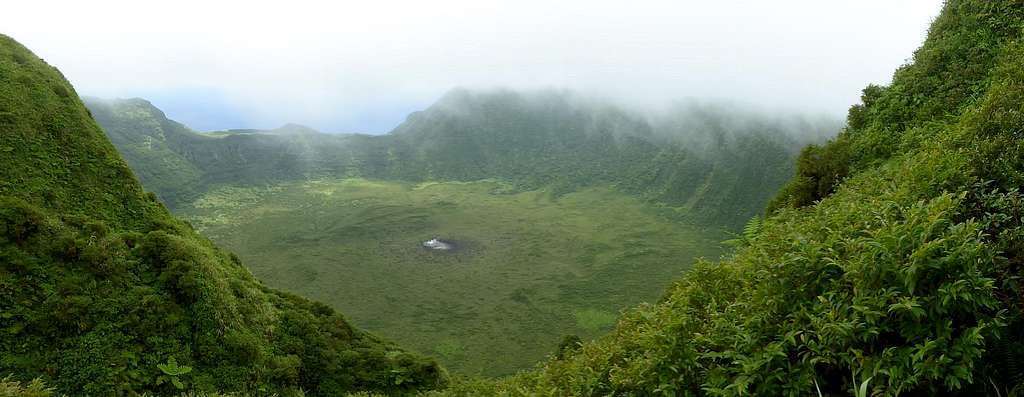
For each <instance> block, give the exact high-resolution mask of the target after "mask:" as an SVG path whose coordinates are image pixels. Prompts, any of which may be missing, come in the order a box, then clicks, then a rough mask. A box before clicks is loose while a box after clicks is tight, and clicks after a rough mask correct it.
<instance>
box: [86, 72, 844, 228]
mask: <svg viewBox="0 0 1024 397" xmlns="http://www.w3.org/2000/svg"><path fill="white" fill-rule="evenodd" d="M139 102H141V103H145V105H146V106H145V109H146V110H145V111H138V110H137V108H136V107H135V106H133V105H131V104H133V103H139ZM111 104H112V105H111ZM87 105H89V106H90V107H91V109H92V111H93V113H95V114H97V121H98V122H99V123H100V125H101V126H103V127H104V129H105V130H106V131H107V132H108V135H110V136H111V139H112V140H113V141H114V144H115V145H117V146H118V148H119V150H121V151H122V152H123V153H125V156H126V157H127V158H128V160H129V164H130V165H131V166H132V167H133V169H135V170H137V171H138V173H139V174H140V175H142V176H143V183H144V184H146V185H147V186H152V188H153V189H155V190H157V192H158V193H160V195H161V198H162V199H164V200H165V202H169V203H171V205H172V206H177V204H179V203H181V202H184V201H187V200H188V199H190V198H194V194H191V191H193V190H195V189H194V188H193V187H192V186H193V185H191V184H189V183H184V182H181V183H179V182H175V183H171V181H177V180H179V179H180V178H176V177H175V176H174V175H170V174H171V173H170V172H167V171H165V170H166V169H167V168H173V169H196V170H199V173H200V174H201V177H200V179H201V183H200V184H199V186H200V188H199V190H205V189H208V188H209V187H211V186H217V185H224V184H229V185H246V184H263V183H270V182H273V181H290V180H302V179H315V178H324V177H339V176H341V177H345V176H350V177H364V178H372V179H385V180H401V181H411V182H422V181H431V180H441V181H446V180H448V181H450V180H454V181H475V180H481V179H487V178H500V179H504V180H507V181H512V182H513V183H515V184H517V185H518V186H520V188H522V189H524V190H533V189H540V188H546V189H549V190H551V191H552V192H553V193H555V194H556V195H561V194H564V193H567V192H571V191H576V190H578V189H581V188H586V187H593V186H608V185H612V186H616V187H618V188H619V189H620V190H622V191H625V192H628V193H632V194H635V195H638V196H640V197H642V198H644V199H648V200H651V201H655V202H659V203H664V204H667V205H670V206H673V207H681V208H684V209H685V210H687V211H686V212H687V213H690V214H693V216H695V217H698V218H700V219H699V220H701V221H708V222H711V223H712V224H716V225H726V226H729V227H734V228H735V227H737V226H738V225H740V224H742V222H743V221H745V220H746V219H748V218H749V217H750V216H752V215H754V214H755V213H757V212H758V211H759V210H760V208H762V207H763V206H764V204H765V203H766V202H767V201H768V199H769V198H770V197H771V194H772V192H773V191H774V190H775V189H777V188H778V187H779V186H781V185H782V184H783V183H785V181H786V180H787V179H788V178H789V177H790V176H791V175H792V173H793V166H792V159H793V158H794V157H795V156H796V148H798V147H799V146H800V145H802V144H805V143H807V142H808V141H813V140H814V139H816V138H815V137H819V136H822V135H824V134H828V133H830V132H831V131H834V130H837V129H838V126H837V125H836V124H835V123H832V122H830V121H827V120H814V121H813V122H809V121H806V120H802V119H800V118H797V117H789V118H787V117H778V116H768V115H761V114H756V113H753V112H750V111H749V110H744V109H725V108H722V107H720V106H710V105H708V106H703V107H701V106H698V105H693V104H691V105H684V106H679V107H677V108H675V109H673V110H672V111H671V112H668V116H657V117H646V116H642V115H640V114H637V113H633V112H629V111H626V110H623V109H621V108H619V107H616V106H613V105H610V104H607V103H602V102H601V101H588V100H584V99H582V98H580V97H578V96H576V95H574V94H571V93H567V92H559V91H538V92H525V93H520V92H514V91H508V90H493V91H468V90H462V89H457V90H453V91H452V92H450V93H448V94H447V95H445V96H444V97H443V98H442V99H441V100H439V101H438V102H437V103H435V104H434V105H433V106H431V107H430V108H428V109H426V110H424V111H422V112H417V113H414V114H412V115H410V116H409V118H408V119H407V120H406V121H405V122H404V123H403V124H401V125H400V126H398V127H397V128H396V129H395V130H394V131H392V132H391V133H389V134H387V135H383V136H366V135H334V134H320V133H316V132H315V131H312V130H308V129H305V128H297V127H291V128H284V127H283V128H284V129H282V130H279V131H275V130H269V131H260V130H231V131H223V132H215V133H209V134H196V133H193V132H191V131H187V129H182V128H179V127H180V125H178V124H177V123H174V122H172V121H169V120H167V119H166V118H165V117H164V115H163V113H162V112H160V111H159V110H158V109H156V108H154V107H152V106H151V105H149V104H148V103H146V102H144V101H141V100H123V101H99V100H90V101H87ZM139 114H146V115H148V116H147V117H137V116H138V115H139ZM168 125H171V126H172V128H168V127H167V126H168ZM286 127H287V126H286ZM170 131H173V132H174V134H173V135H174V136H176V137H184V138H175V139H174V140H173V142H172V139H170V138H168V139H167V141H168V143H169V145H168V147H170V149H171V151H172V152H171V153H164V151H163V150H164V149H163V147H160V146H154V145H151V144H150V143H149V142H151V141H152V138H148V137H152V136H157V135H160V136H163V135H164V134H165V133H166V136H168V137H170V136H171V134H169V133H168V132H170ZM133 132H134V137H133V138H131V139H121V138H120V136H121V135H126V136H130V135H132V133H133ZM211 137H216V139H211ZM133 142H141V143H142V144H139V143H133ZM141 152H146V153H141ZM133 159H139V160H138V161H133ZM179 159H186V160H187V161H188V162H189V163H190V164H191V168H188V167H179V166H177V164H178V160H179ZM169 164H171V165H172V166H170V167H168V165H169ZM157 174H164V175H168V178H164V179H163V180H158V178H149V177H148V176H150V175H157ZM178 186H185V188H178Z"/></svg>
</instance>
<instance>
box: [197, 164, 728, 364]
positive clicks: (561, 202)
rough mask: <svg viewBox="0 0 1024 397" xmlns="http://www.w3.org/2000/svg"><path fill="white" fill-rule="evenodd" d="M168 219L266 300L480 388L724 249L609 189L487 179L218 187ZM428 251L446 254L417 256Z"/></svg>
mask: <svg viewBox="0 0 1024 397" xmlns="http://www.w3.org/2000/svg"><path fill="white" fill-rule="evenodd" d="M611 209H614V210H611ZM178 212H179V214H180V215H181V216H182V217H183V218H185V219H186V220H188V221H189V222H191V223H192V224H193V225H194V226H195V227H196V229H197V230H198V231H200V232H201V233H203V234H205V235H206V236H208V237H210V238H211V239H212V240H214V241H215V242H217V243H218V244H220V245H221V246H223V247H225V248H227V249H229V250H231V251H232V252H234V253H236V254H237V255H238V256H239V257H240V258H241V259H242V261H243V262H244V263H246V264H247V266H248V267H249V268H250V269H251V270H252V272H253V273H254V275H255V276H256V277H257V278H259V279H260V280H263V282H264V283H266V284H267V285H269V286H271V287H274V288H281V289H284V290H287V291H291V292H293V293H297V294H300V295H302V296H306V297H310V298H312V299H316V300H318V301H321V302H325V303H327V304H330V305H331V306H333V307H334V308H336V309H338V310H339V311H340V312H342V313H345V315H346V316H347V317H348V318H349V319H350V320H351V321H352V322H353V323H354V324H356V325H357V326H360V327H362V328H364V329H367V330H369V331H371V332H374V333H376V334H378V335H381V336H384V337H386V338H388V339H390V340H393V341H395V342H398V343H399V344H401V345H402V346H405V347H407V348H410V349H412V350H415V351H418V352H421V353H424V354H428V355H431V356H433V357H436V358H438V359H439V360H440V361H441V362H442V363H443V364H444V365H445V366H446V367H447V368H449V370H451V371H454V372H456V373H461V374H467V375H485V376H498V375H507V374H510V373H512V372H514V371H517V370H521V369H526V368H529V367H530V366H532V365H533V364H534V363H536V362H538V361H541V360H542V359H544V358H545V357H546V356H547V355H551V354H554V353H555V350H556V348H557V346H558V343H559V341H560V340H561V339H562V338H563V337H564V336H566V335H578V336H580V337H582V338H583V339H584V340H586V339H591V338H594V337H597V336H598V335H601V334H603V333H605V332H607V331H608V330H609V329H610V327H611V326H612V325H613V323H614V321H615V319H617V318H618V314H619V311H620V310H623V309H626V308H629V307H633V306H636V305H637V304H639V303H641V302H654V301H656V300H657V299H658V297H659V296H660V295H661V293H662V291H664V290H665V288H666V287H667V286H668V285H669V284H670V283H671V282H672V280H673V279H675V278H677V277H678V276H679V275H680V274H681V272H682V271H684V270H686V269H687V268H688V267H689V265H690V264H692V263H693V262H694V260H695V259H696V258H699V257H706V258H708V259H716V258H717V257H718V256H719V255H720V254H722V253H723V252H724V249H723V247H722V245H721V244H719V242H720V241H721V240H723V239H726V238H728V236H727V235H726V234H725V233H724V232H723V231H722V230H721V229H720V228H719V229H716V228H713V227H702V226H697V225H695V224H693V223H691V222H688V221H686V220H684V218H685V217H684V216H682V215H681V214H679V213H678V210H677V209H673V208H671V207H666V206H661V205H655V204H652V203H645V202H643V201H641V200H638V199H636V198H634V197H631V196H628V195H625V194H623V193H620V192H616V191H614V190H612V189H609V188H598V187H595V188H589V189H584V190H580V191H577V192H572V193H569V194H565V195H562V196H558V197H555V196H553V195H552V194H551V193H550V192H547V191H544V190H530V191H517V190H516V189H515V188H514V187H513V186H511V185H510V184H508V183H505V182H500V181H497V180H483V181H476V182H423V183H403V182H393V181H379V180H366V179H358V178H349V179H322V180H310V181H301V182H290V183H281V184H275V185H270V186H264V187H222V188H218V189H213V190H211V191H209V192H207V193H206V194H204V195H202V196H201V197H200V198H198V199H197V200H195V201H193V202H192V203H190V204H189V205H187V206H184V207H182V208H181V209H180V210H179V211H178ZM435 237H440V238H442V239H444V240H447V241H453V242H455V243H456V244H457V247H458V248H457V249H456V250H453V251H434V250H430V249H426V248H425V247H423V246H422V245H421V244H422V242H424V241H426V240H428V239H431V238H435ZM382 280H387V282H382Z"/></svg>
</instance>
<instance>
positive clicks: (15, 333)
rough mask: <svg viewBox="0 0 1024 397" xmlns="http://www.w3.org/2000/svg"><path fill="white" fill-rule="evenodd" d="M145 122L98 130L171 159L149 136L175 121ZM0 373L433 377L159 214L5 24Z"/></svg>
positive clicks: (114, 390) (176, 382) (388, 387)
mask: <svg viewBox="0 0 1024 397" xmlns="http://www.w3.org/2000/svg"><path fill="white" fill-rule="evenodd" d="M160 127H161V128H167V129H168V130H167V131H164V132H165V133H166V134H164V135H161V136H148V138H151V139H146V137H135V136H126V135H124V134H121V135H117V132H114V133H113V134H112V135H113V136H116V137H118V138H116V139H119V140H120V141H121V142H122V143H124V142H128V143H130V144H133V145H144V144H146V142H150V143H152V147H153V148H157V149H159V150H160V151H161V152H160V153H158V154H157V155H154V156H152V157H146V158H143V160H145V159H152V158H161V159H166V158H172V159H173V158H175V157H173V156H171V154H172V153H173V152H172V150H169V149H167V148H168V146H166V145H164V144H163V143H159V142H157V141H158V139H157V138H160V137H163V138H166V137H168V136H172V132H173V131H170V129H173V128H175V126H174V125H163V126H160ZM136 154H138V153H136ZM143 154H144V153H143ZM139 159H140V158H138V157H137V158H136V160H139ZM174 161H175V162H174V163H172V164H171V166H169V167H166V169H171V171H172V172H169V173H168V175H172V176H174V177H175V178H179V179H181V180H183V181H194V180H196V176H197V175H198V173H197V172H195V170H194V169H192V168H191V167H190V166H189V164H188V162H187V161H184V160H181V159H179V160H174ZM154 172H159V171H154ZM153 175H156V176H160V175H162V174H158V173H157V174H153ZM8 376H10V378H7V377H8ZM0 378H3V379H7V380H5V381H3V382H2V385H3V388H4V393H6V392H7V391H6V390H7V389H8V386H10V384H11V382H8V380H9V381H12V382H13V381H29V380H31V379H33V378H40V379H41V380H42V381H44V382H45V383H46V384H47V385H49V386H52V387H55V388H56V389H57V391H58V392H59V393H67V394H70V395H139V394H141V393H147V392H148V393H155V394H159V395H170V394H177V393H179V392H180V390H182V389H189V390H196V391H209V390H219V391H224V392H242V393H246V394H257V393H260V394H264V393H266V394H270V393H278V394H281V395H302V392H303V391H304V393H305V395H323V396H335V395H339V394H344V393H346V392H352V391H359V390H370V391H380V392H387V393H403V392H412V391H415V390H422V389H428V388H436V387H440V386H443V385H444V384H445V383H446V375H445V373H444V371H443V370H442V369H441V368H439V367H438V365H437V364H436V363H434V362H433V361H432V360H429V359H426V358H423V357H421V356H418V355H414V354H410V353H407V352H405V351H403V350H401V349H399V348H398V347H396V346H394V345H392V344H390V343H388V342H385V341H382V340H380V339H378V338H376V337H374V336H373V335H370V334H367V333H365V332H363V331H361V330H359V329H355V328H353V327H351V326H350V325H349V324H348V323H347V321H346V319H345V318H344V317H343V316H342V315H341V314H339V313H336V312H335V311H334V310H332V309H331V308H330V307H328V306H326V305H324V304H321V303H317V302H312V301H309V300H306V299H304V298H300V297H297V296H294V295H291V294H287V293H284V292H280V291H277V290H274V289H271V288H268V287H265V286H263V285H262V284H261V283H260V282H259V281H257V280H255V279H254V278H253V276H252V275H251V274H250V273H249V271H248V270H247V269H246V268H245V267H244V266H243V265H242V264H241V263H240V262H239V261H238V259H237V257H235V256H234V255H232V254H229V253H227V252H224V251H222V250H221V249H219V248H217V247H216V246H214V245H213V244H212V243H211V242H210V241H208V240H207V239H206V238H203V237H201V236H199V235H198V234H196V233H195V232H194V231H193V230H192V229H191V228H190V227H189V226H188V225H187V224H185V223H183V222H181V221H179V220H177V219H176V218H174V217H173V216H171V215H170V214H169V213H168V211H167V210H166V209H165V208H164V207H163V205H161V204H160V203H159V202H158V200H157V199H156V197H155V196H154V195H152V194H149V193H146V192H145V191H144V190H143V188H142V186H141V185H140V184H139V183H138V181H137V180H136V179H135V177H134V176H133V174H132V172H131V171H130V170H129V168H128V166H127V165H126V164H125V162H124V161H123V160H122V159H121V157H120V156H118V154H117V151H116V150H115V148H114V146H113V145H111V143H110V141H108V140H107V139H106V138H105V137H104V134H103V132H102V131H101V130H100V128H99V126H97V124H96V123H95V121H93V119H92V118H91V117H90V114H89V111H88V110H86V108H85V106H83V104H82V102H81V101H80V100H79V99H78V96H77V94H76V93H75V91H74V89H72V87H71V86H70V84H68V82H67V81H66V80H65V79H64V77H63V76H62V75H61V74H60V73H59V72H58V71H57V70H56V69H54V68H53V67H51V66H49V65H47V64H46V63H44V62H43V61H42V60H40V59H39V58H37V57H36V56H35V55H33V54H32V53H31V52H29V51H28V50H27V49H25V48H24V47H22V46H21V45H20V44H18V43H16V42H15V41H14V40H12V39H11V38H9V37H7V36H0Z"/></svg>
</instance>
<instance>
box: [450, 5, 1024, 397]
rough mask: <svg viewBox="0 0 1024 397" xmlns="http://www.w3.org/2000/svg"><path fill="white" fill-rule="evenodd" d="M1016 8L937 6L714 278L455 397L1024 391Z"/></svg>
mask: <svg viewBox="0 0 1024 397" xmlns="http://www.w3.org/2000/svg"><path fill="white" fill-rule="evenodd" d="M1022 32H1024V2H1021V1H999V2H993V1H976V0H951V1H948V2H947V3H946V5H945V7H944V9H943V12H942V14H941V15H940V16H939V17H938V18H937V19H936V20H935V22H934V23H933V25H932V27H931V30H930V31H929V36H928V39H927V41H926V42H925V44H924V45H923V46H922V47H921V49H920V50H918V51H917V52H916V54H915V56H914V60H913V62H912V63H910V64H908V65H906V66H904V67H902V68H900V69H899V70H898V71H897V72H896V74H895V77H894V79H893V82H892V84H891V85H889V86H887V87H878V86H871V87H868V88H867V89H866V90H865V91H864V101H863V103H862V104H859V105H857V106H854V107H853V108H852V109H851V111H850V117H849V126H848V127H847V129H846V130H845V131H844V132H843V133H842V134H841V135H840V136H839V137H837V138H836V139H835V140H833V141H832V142H829V143H828V144H826V145H824V146H822V147H814V148H810V149H807V150H805V151H804V152H803V154H802V156H801V159H800V162H799V172H798V175H797V177H796V178H795V179H794V180H793V181H792V183H791V184H790V185H789V186H788V188H787V189H785V190H784V191H783V193H782V194H781V195H780V196H779V197H778V199H776V200H775V202H774V207H775V208H777V211H775V212H774V213H773V214H772V215H771V216H769V217H768V218H766V219H764V220H763V221H758V222H757V224H756V225H753V224H752V227H751V228H749V233H746V235H745V236H744V237H743V238H742V239H737V240H738V241H739V242H741V243H742V244H743V245H742V246H741V247H740V248H738V250H737V251H736V253H735V254H734V255H732V256H731V257H730V258H728V259H726V260H723V261H721V262H719V263H709V262H701V263H698V264H697V265H696V267H695V268H694V269H693V270H691V271H690V272H688V273H687V274H686V275H685V276H684V277H682V278H681V279H680V280H679V281H677V282H676V284H675V285H674V286H673V287H671V288H670V289H669V290H668V291H667V292H666V294H665V296H664V297H663V299H662V300H661V301H660V302H658V303H656V304H652V305H644V306H641V307H639V308H637V309H636V310H634V311H632V312H630V313H628V314H626V315H625V316H624V317H623V318H622V319H621V320H620V321H619V323H618V324H617V326H616V327H615V329H614V330H613V331H612V332H611V333H610V334H609V335H607V336H605V337H604V338H602V339H601V340H599V341H597V342H595V343H588V344H584V345H583V346H582V347H580V348H579V349H578V350H576V351H575V352H573V353H569V354H564V355H562V358H559V359H552V360H551V361H549V362H547V363H546V364H545V365H544V366H543V368H541V369H539V370H537V371H534V372H528V373H523V374H520V375H517V376H515V377H512V378H508V379H505V380H503V381H500V382H497V383H488V382H477V383H467V384H464V385H460V386H459V387H457V388H455V389H453V390H450V391H449V392H448V393H450V394H467V395H479V394H506V395H729V396H740V395H751V394H754V395H794V396H797V395H800V396H803V395H815V394H821V395H849V394H854V395H867V394H870V395H884V396H893V395H899V394H903V395H984V394H987V395H1020V394H1021V393H1022V392H1024V364H1022V363H1024V361H1022V360H1024V359H1022V357H1024V340H1022V339H1021V337H1020V336H1021V335H1022V331H1024V310H1022V309H1024V285H1022V278H1021V277H1022V275H1024V274H1022V272H1024V268H1022V265H1024V260H1022V256H1021V255H1022V252H1024V195H1022V193H1021V192H1020V190H1019V188H1020V186H1021V185H1022V184H1024V143H1022V142H1024V140H1022V138H1024V135H1022V134H1024V132H1022V131H1024V130H1022V126H1024V113H1022V112H1021V109H1024V43H1022V42H1021V35H1022Z"/></svg>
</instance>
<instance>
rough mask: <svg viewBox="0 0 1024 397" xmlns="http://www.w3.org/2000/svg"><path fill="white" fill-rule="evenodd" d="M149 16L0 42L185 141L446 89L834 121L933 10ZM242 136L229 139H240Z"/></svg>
mask: <svg viewBox="0 0 1024 397" xmlns="http://www.w3.org/2000/svg"><path fill="white" fill-rule="evenodd" d="M147 4H152V3H146V2H137V1H133V2H129V1H92V2H76V4H62V3H58V2H51V1H33V2H16V4H9V5H6V6H5V10H4V12H3V14H2V15H0V30H2V31H3V33H5V34H8V35H11V36H12V37H14V38H15V39H17V40H19V41H21V42H22V43H23V44H25V45H26V46H28V47H29V48H31V49H32V50H33V51H35V52H36V53H37V54H39V55H40V56H42V57H44V58H45V59H46V60H47V61H48V62H50V63H51V64H53V65H54V66H56V67H58V68H59V69H61V71H63V72H64V74H65V75H66V76H67V77H68V79H69V80H71V82H72V83H73V84H74V85H75V86H76V88H77V89H78V91H79V93H80V94H86V95H96V96H103V97H134V96H141V97H147V98H148V99H151V100H153V102H154V103H155V104H157V105H158V106H161V107H164V108H165V110H167V113H168V115H169V116H170V117H172V118H177V119H180V120H181V121H183V122H185V123H186V124H189V125H193V126H196V128H198V129H218V128H226V127H273V126H276V125H279V124H283V123H285V122H297V123H302V124H307V125H311V126H314V127H316V128H319V129H321V130H325V131H338V132H378V133H379V132H386V131H387V130H389V129H390V128H391V127H392V126H394V125H396V124H398V123H399V122H401V120H402V119H403V118H404V115H405V114H406V113H408V112H410V111H413V110H417V109H422V108H424V107H426V106H428V105H429V104H430V103H431V102H433V101H434V100H435V99H437V98H438V97H440V96H441V95H443V94H444V93H445V92H446V91H448V90H450V89H451V88H452V87H456V86H460V87H468V88H478V87H496V86H500V87H510V88H514V89H536V88H544V87H557V88H567V89H572V90H575V91H578V92H582V93H593V94H597V95H601V96H603V97H608V98H616V100H620V101H623V102H628V103H630V104H634V105H638V106H655V105H664V104H666V103H671V102H672V101H676V100H679V99H684V98H707V99H716V100H722V99H729V100H734V101H740V102H743V103H749V104H752V105H755V106H759V107H764V108H769V109H772V108H778V109H786V110H797V111H806V112H811V113H820V112H824V113H828V114H832V115H835V116H836V117H841V116H842V114H843V113H844V112H845V110H846V108H847V107H848V106H849V105H851V104H852V103H854V102H855V101H857V99H858V97H859V92H860V89H861V88H862V87H864V86H865V85H867V84H868V83H887V82H888V81H889V79H890V77H891V73H892V70H893V69H894V68H895V67H896V66H899V65H900V64H902V63H904V62H905V61H906V60H907V58H908V57H909V56H910V55H911V53H912V52H913V50H914V49H915V48H916V47H917V46H918V45H920V43H921V41H922V40H923V39H924V36H925V33H926V29H927V26H928V23H929V22H930V20H931V18H932V17H933V16H934V15H936V14H937V13H938V12H939V9H940V7H941V1H940V0H903V1H893V0H865V1H858V2H835V1H820V0H799V1H774V2H750V1H740V0H726V1H701V2H693V1H632V2H604V1H593V0H587V1H577V0H569V1H561V2H551V1H532V0H531V1H522V0H520V1H479V0H477V1H472V0H467V1H461V0H460V1H448V0H442V1H432V2H398V1H376V2H354V1H353V2H303V1H293V2H274V3H273V4H274V5H273V6H268V5H264V4H262V3H259V2H209V1H197V0H186V1H180V2H172V3H165V4H164V5H163V6H161V8H156V7H153V6H149V5H147ZM237 124H243V125H237Z"/></svg>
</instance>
